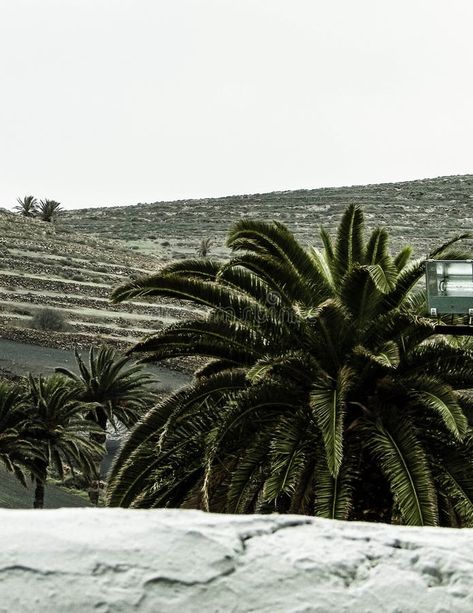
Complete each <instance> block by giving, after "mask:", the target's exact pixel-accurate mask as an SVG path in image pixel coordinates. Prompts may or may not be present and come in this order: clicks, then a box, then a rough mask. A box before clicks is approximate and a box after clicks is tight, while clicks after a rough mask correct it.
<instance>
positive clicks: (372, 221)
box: [66, 175, 473, 260]
mask: <svg viewBox="0 0 473 613" xmlns="http://www.w3.org/2000/svg"><path fill="white" fill-rule="evenodd" d="M350 203H356V204H359V205H361V206H362V207H363V209H364V211H365V214H366V219H367V222H368V225H369V226H371V227H374V226H376V225H384V226H386V227H388V228H389V230H390V233H391V235H392V237H393V238H394V245H393V246H394V248H396V247H400V246H402V245H404V244H406V243H409V244H411V245H412V246H413V247H414V248H415V250H416V253H417V255H419V256H422V255H424V254H426V253H427V252H428V250H429V248H430V247H432V246H434V245H437V244H438V243H439V242H441V241H444V240H445V239H446V238H447V237H449V236H453V235H455V234H458V233H460V232H464V231H466V230H471V229H473V175H463V176H452V177H439V178H436V179H424V180H419V181H406V182H403V183H385V184H380V185H366V186H354V187H337V188H323V189H313V190H297V191H285V192H272V193H268V194H253V195H243V196H228V197H225V198H205V199H200V200H179V201H175V202H155V203H153V204H138V205H135V206H127V207H107V208H94V209H81V210H76V211H69V212H68V213H67V214H66V218H67V222H68V225H69V227H70V228H71V229H73V230H76V231H78V232H80V233H82V234H95V235H96V236H100V237H103V238H114V239H119V240H120V242H122V243H123V244H125V245H127V246H129V247H132V248H133V249H135V250H138V251H142V252H144V253H148V254H153V255H156V256H158V257H159V258H160V259H161V260H170V259H173V258H178V257H182V256H186V255H195V253H196V250H197V249H198V247H199V244H200V242H201V241H202V239H207V238H210V239H211V240H212V241H213V246H212V248H211V255H213V256H217V257H223V256H225V255H227V253H228V252H227V251H226V249H225V248H224V242H225V236H226V233H227V231H228V229H229V227H230V225H231V224H232V223H233V222H235V221H237V220H238V219H240V218H242V217H253V218H258V219H267V220H271V219H276V220H278V221H280V222H282V223H284V224H286V225H288V226H289V228H290V229H291V230H293V231H294V232H295V233H296V235H297V236H298V238H299V239H301V241H302V242H303V243H304V244H310V245H312V244H320V243H319V235H318V227H319V226H320V225H324V226H325V227H326V228H327V229H328V230H330V231H332V232H333V231H334V230H335V228H336V226H337V224H338V222H339V220H340V217H341V215H342V213H343V211H344V209H345V207H346V206H347V204H350Z"/></svg>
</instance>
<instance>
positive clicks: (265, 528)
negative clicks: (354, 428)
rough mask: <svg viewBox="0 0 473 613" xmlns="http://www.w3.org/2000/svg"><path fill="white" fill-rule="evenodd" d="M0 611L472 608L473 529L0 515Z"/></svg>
mask: <svg viewBox="0 0 473 613" xmlns="http://www.w3.org/2000/svg"><path fill="white" fill-rule="evenodd" d="M0 537H1V543H2V544H1V547H0V611H2V612H3V611H8V612H9V613H10V612H12V611H21V612H25V611H35V612H41V611H48V612H50V613H52V612H55V611H58V612H59V611H61V612H64V611H67V612H70V613H72V612H74V611H98V612H100V613H105V612H112V611H113V612H114V613H116V612H120V611H126V612H128V611H153V612H156V613H162V612H166V613H167V612H174V611H176V612H179V613H193V612H199V613H200V612H202V611H205V613H211V612H218V611H220V612H222V613H223V612H225V613H227V612H243V611H245V612H246V611H257V612H267V613H275V612H284V613H291V612H297V613H324V612H332V611H333V612H337V613H339V612H343V611H346V612H348V611H350V612H358V611H359V612H363V613H368V612H373V613H374V612H380V611H390V612H393V613H394V612H398V613H400V612H402V613H410V612H412V613H414V612H415V613H418V612H419V611H420V612H422V611H429V612H431V611H436V612H437V613H441V612H444V613H447V612H449V611H455V612H456V613H459V612H462V611H468V612H470V611H472V610H473V590H472V581H473V579H472V578H473V538H472V537H473V534H472V532H471V531H468V530H463V531H460V530H449V529H440V528H423V529H422V528H401V527H395V526H386V525H382V524H362V523H345V522H333V521H329V520H319V519H311V518H307V517H303V516H277V515H270V516H232V515H211V514H204V513H200V512H197V511H163V510H156V511H130V510H122V509H99V510H97V509H90V510H88V509H60V510H55V511H10V510H2V511H0Z"/></svg>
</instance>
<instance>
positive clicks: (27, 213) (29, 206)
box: [14, 196, 38, 217]
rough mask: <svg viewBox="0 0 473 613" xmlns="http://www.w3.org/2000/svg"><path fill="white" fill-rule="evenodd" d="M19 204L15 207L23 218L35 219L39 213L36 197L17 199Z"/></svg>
mask: <svg viewBox="0 0 473 613" xmlns="http://www.w3.org/2000/svg"><path fill="white" fill-rule="evenodd" d="M16 201H17V202H18V204H17V205H16V206H15V207H14V210H15V211H16V212H17V213H19V214H20V215H22V216H23V217H35V216H36V215H37V213H38V201H37V200H36V198H35V197H34V196H25V197H24V198H17V199H16Z"/></svg>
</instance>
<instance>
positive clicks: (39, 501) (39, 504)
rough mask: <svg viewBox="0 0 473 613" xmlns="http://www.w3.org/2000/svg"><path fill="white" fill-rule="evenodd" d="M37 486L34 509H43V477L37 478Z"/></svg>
mask: <svg viewBox="0 0 473 613" xmlns="http://www.w3.org/2000/svg"><path fill="white" fill-rule="evenodd" d="M35 483H36V487H35V490H34V502H33V508H34V509H43V508H44V481H43V480H42V479H36V480H35Z"/></svg>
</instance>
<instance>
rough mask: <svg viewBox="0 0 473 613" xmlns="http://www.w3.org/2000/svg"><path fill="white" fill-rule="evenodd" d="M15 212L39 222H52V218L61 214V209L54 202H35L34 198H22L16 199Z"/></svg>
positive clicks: (58, 204) (46, 199)
mask: <svg viewBox="0 0 473 613" xmlns="http://www.w3.org/2000/svg"><path fill="white" fill-rule="evenodd" d="M17 203H18V204H17V205H16V206H15V211H17V213H19V214H20V215H22V216H23V217H36V218H38V219H40V220H41V221H48V222H52V221H53V220H54V218H55V217H56V216H57V215H58V214H59V213H62V211H63V208H62V206H61V204H60V203H59V202H56V200H49V199H48V198H45V199H44V200H39V201H38V200H37V199H36V198H35V197H34V196H24V198H17Z"/></svg>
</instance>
